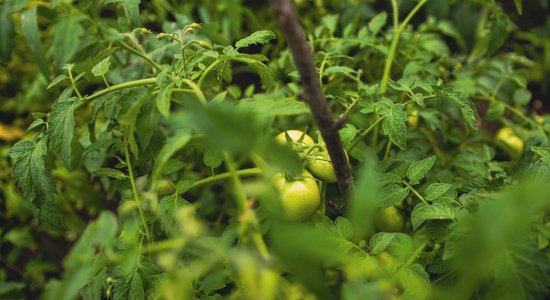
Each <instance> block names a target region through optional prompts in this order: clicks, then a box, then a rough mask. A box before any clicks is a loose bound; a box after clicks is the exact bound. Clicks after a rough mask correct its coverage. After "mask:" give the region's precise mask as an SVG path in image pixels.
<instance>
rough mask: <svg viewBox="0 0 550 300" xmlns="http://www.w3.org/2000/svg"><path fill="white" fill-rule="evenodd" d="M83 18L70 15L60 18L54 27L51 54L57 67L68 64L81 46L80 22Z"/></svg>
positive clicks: (77, 15)
mask: <svg viewBox="0 0 550 300" xmlns="http://www.w3.org/2000/svg"><path fill="white" fill-rule="evenodd" d="M82 19H83V16H82V15H80V14H76V13H72V14H70V15H68V16H63V17H61V18H60V20H59V22H58V23H57V24H55V25H54V34H53V42H52V53H53V57H54V59H55V62H56V64H57V65H58V66H64V65H65V64H66V63H68V62H70V61H71V59H72V57H73V56H74V54H76V52H77V50H78V47H79V46H80V45H81V40H80V38H81V35H82V34H83V33H84V29H83V28H82V25H81V24H80V22H81V21H82Z"/></svg>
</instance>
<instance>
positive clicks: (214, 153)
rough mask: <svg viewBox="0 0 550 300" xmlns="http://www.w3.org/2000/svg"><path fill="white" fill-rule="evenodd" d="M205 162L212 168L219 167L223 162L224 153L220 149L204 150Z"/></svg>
mask: <svg viewBox="0 0 550 300" xmlns="http://www.w3.org/2000/svg"><path fill="white" fill-rule="evenodd" d="M202 161H203V162H204V164H205V165H206V166H207V167H210V168H217V167H219V166H220V165H221V164H222V161H223V153H222V152H221V151H220V150H216V149H208V150H206V151H205V152H204V157H203V160H202Z"/></svg>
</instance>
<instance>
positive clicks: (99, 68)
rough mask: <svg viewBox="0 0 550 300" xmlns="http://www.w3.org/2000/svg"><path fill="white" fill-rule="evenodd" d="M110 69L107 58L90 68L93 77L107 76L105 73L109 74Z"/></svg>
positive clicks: (108, 58) (109, 58)
mask: <svg viewBox="0 0 550 300" xmlns="http://www.w3.org/2000/svg"><path fill="white" fill-rule="evenodd" d="M110 67H111V57H109V56H107V57H106V58H104V59H103V60H102V61H100V62H99V63H97V65H95V66H94V67H93V68H92V74H93V75H94V76H95V77H100V76H104V75H105V74H107V72H109V68H110Z"/></svg>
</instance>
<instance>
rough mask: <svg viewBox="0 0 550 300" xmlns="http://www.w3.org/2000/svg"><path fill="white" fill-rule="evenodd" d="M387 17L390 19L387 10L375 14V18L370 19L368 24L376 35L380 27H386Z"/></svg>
mask: <svg viewBox="0 0 550 300" xmlns="http://www.w3.org/2000/svg"><path fill="white" fill-rule="evenodd" d="M387 19H388V14H387V13H386V12H385V11H383V12H381V13H379V14H377V15H376V16H374V18H372V20H370V22H369V24H368V27H369V30H370V31H371V32H372V33H373V34H374V35H376V34H377V33H378V32H379V31H380V29H382V27H384V25H385V24H386V20H387Z"/></svg>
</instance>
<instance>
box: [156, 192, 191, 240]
mask: <svg viewBox="0 0 550 300" xmlns="http://www.w3.org/2000/svg"><path fill="white" fill-rule="evenodd" d="M178 186H179V183H178ZM178 193H179V189H178ZM187 205H190V204H189V202H187V201H185V199H183V198H180V197H174V196H166V197H164V198H162V199H161V200H160V203H159V210H158V213H159V217H160V227H161V229H162V230H163V231H164V232H166V233H167V234H171V235H177V234H178V232H179V229H178V228H179V225H178V222H177V220H176V212H177V211H178V210H179V209H180V208H181V207H184V206H187Z"/></svg>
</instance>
